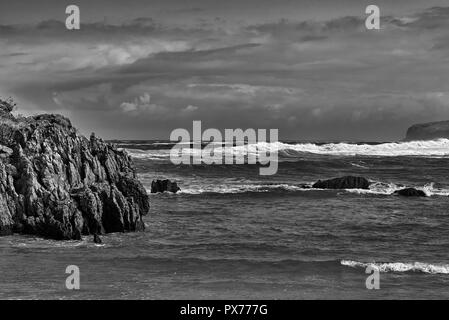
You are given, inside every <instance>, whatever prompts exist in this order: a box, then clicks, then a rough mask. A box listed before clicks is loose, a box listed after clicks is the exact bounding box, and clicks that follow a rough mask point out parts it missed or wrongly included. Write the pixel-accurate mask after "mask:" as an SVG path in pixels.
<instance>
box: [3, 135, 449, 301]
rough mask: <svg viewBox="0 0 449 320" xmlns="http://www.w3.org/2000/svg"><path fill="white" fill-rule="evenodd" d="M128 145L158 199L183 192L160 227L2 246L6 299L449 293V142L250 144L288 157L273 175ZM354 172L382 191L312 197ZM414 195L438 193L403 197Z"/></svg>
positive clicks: (160, 144)
mask: <svg viewBox="0 0 449 320" xmlns="http://www.w3.org/2000/svg"><path fill="white" fill-rule="evenodd" d="M114 143H116V144H117V146H118V147H119V148H122V149H126V150H127V152H128V153H129V154H130V156H131V157H132V158H133V159H134V163H135V166H136V170H137V173H138V176H139V179H140V180H141V182H142V183H143V185H144V186H145V188H146V189H147V190H148V192H150V189H151V182H152V181H153V180H155V179H170V180H172V181H176V182H177V183H178V185H179V186H180V188H181V191H180V192H178V193H176V194H172V193H159V194H150V201H151V210H150V213H149V214H148V215H147V216H145V217H144V221H145V225H146V230H145V231H144V232H137V233H117V234H107V235H104V236H102V240H103V244H100V245H99V244H95V243H93V239H92V237H85V238H83V239H82V240H81V241H53V240H48V239H41V238H37V237H33V236H22V235H12V236H6V237H0V298H1V299H448V298H449V197H448V196H449V165H448V160H449V140H447V139H439V140H434V141H414V142H400V141H399V142H375V143H374V142H370V143H368V142H313V141H284V142H273V143H265V144H259V145H257V146H248V148H247V149H246V150H247V151H248V150H255V147H257V148H256V149H257V150H267V151H272V152H277V153H278V172H277V173H276V174H275V175H269V176H262V175H260V174H259V167H260V165H258V164H234V165H226V164H223V165H220V164H214V165H204V164H203V165H189V164H180V165H175V164H173V163H172V162H171V161H170V150H171V149H172V147H173V145H174V144H173V143H172V142H169V141H154V140H153V141H114ZM217 148H222V150H224V152H228V153H232V154H238V153H239V152H242V148H241V147H238V146H233V145H231V146H226V145H224V146H223V145H221V146H217ZM250 152H251V151H250ZM346 175H353V176H362V177H366V178H367V179H369V180H370V181H371V182H372V183H371V186H370V189H369V190H362V189H348V190H322V189H312V188H310V186H311V185H312V184H313V183H314V182H316V181H317V180H320V179H321V180H323V179H330V178H335V177H342V176H346ZM405 187H414V188H416V189H420V190H423V191H424V192H425V193H426V195H427V196H426V197H420V198H412V197H402V196H398V195H396V194H394V192H395V191H396V190H399V189H402V188H405ZM68 266H76V267H78V269H79V275H80V288H79V290H68V289H67V287H66V281H67V277H69V276H70V273H66V271H68V270H67V267H68ZM373 277H374V278H373ZM376 281H377V282H376ZM367 283H368V285H367ZM375 283H377V286H374V287H373V285H372V284H375ZM369 284H371V285H369Z"/></svg>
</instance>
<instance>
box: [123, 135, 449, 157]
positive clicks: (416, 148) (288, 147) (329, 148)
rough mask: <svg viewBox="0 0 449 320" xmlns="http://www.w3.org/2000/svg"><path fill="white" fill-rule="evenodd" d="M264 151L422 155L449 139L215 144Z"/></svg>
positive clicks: (162, 153) (448, 149) (231, 150)
mask: <svg viewBox="0 0 449 320" xmlns="http://www.w3.org/2000/svg"><path fill="white" fill-rule="evenodd" d="M126 149H127V151H128V152H129V154H130V155H131V156H132V157H135V158H139V159H154V160H161V159H166V158H169V156H170V150H168V149H165V150H142V149H133V148H126ZM183 150H184V152H185V153H186V154H190V155H194V154H197V153H198V152H200V150H198V149H191V148H185V149H183ZM261 152H278V153H279V155H280V156H281V157H286V158H291V157H296V156H301V155H304V154H319V155H331V156H332V155H333V156H383V157H398V156H420V157H449V139H438V140H431V141H410V142H388V143H379V144H356V143H326V144H315V143H298V144H290V143H284V142H258V143H256V144H249V145H245V146H233V147H231V146H226V147H223V146H220V145H217V146H216V147H215V148H214V153H215V154H216V155H217V154H222V155H225V154H233V155H234V156H238V155H240V156H241V155H247V154H257V153H261Z"/></svg>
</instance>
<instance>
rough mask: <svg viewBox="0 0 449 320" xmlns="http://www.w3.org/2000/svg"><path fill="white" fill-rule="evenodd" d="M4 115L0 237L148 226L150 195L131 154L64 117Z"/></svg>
mask: <svg viewBox="0 0 449 320" xmlns="http://www.w3.org/2000/svg"><path fill="white" fill-rule="evenodd" d="M0 118H1V120H2V122H1V124H0V131H1V132H0V133H1V134H0V144H1V145H2V148H0V153H1V155H2V156H0V235H5V234H11V233H12V232H18V233H25V234H33V235H39V236H43V237H48V238H53V239H80V238H81V235H89V234H95V233H107V232H125V231H135V230H142V229H143V227H144V224H143V221H142V216H143V215H145V214H147V213H148V211H149V199H148V195H147V193H146V191H145V188H144V187H143V186H142V184H141V183H140V182H139V181H138V180H137V179H136V173H135V171H134V168H133V164H132V161H131V158H130V157H129V156H128V155H127V153H126V152H124V151H119V150H117V149H116V148H115V147H114V146H113V145H111V144H108V143H105V142H104V141H103V140H101V139H99V138H96V137H95V136H94V135H92V136H91V137H90V139H87V138H85V137H84V136H81V135H79V134H78V133H77V131H76V129H75V128H74V127H73V126H72V124H71V123H70V120H69V119H67V118H65V117H63V116H60V115H52V114H44V115H39V116H34V117H28V118H20V119H16V118H14V117H12V116H8V117H5V118H4V117H3V116H0ZM3 120H4V121H3Z"/></svg>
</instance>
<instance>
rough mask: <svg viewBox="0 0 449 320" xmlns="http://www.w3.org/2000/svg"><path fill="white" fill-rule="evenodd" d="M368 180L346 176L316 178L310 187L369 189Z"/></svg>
mask: <svg viewBox="0 0 449 320" xmlns="http://www.w3.org/2000/svg"><path fill="white" fill-rule="evenodd" d="M369 186H370V182H369V181H368V179H366V178H363V177H352V176H346V177H341V178H335V179H330V180H318V181H317V182H316V183H315V184H314V185H313V186H312V188H318V189H369Z"/></svg>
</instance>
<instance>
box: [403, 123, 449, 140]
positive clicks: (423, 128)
mask: <svg viewBox="0 0 449 320" xmlns="http://www.w3.org/2000/svg"><path fill="white" fill-rule="evenodd" d="M438 138H446V139H449V121H439V122H429V123H420V124H415V125H413V126H411V127H410V128H408V130H407V135H406V137H405V140H408V141H410V140H432V139H438Z"/></svg>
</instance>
